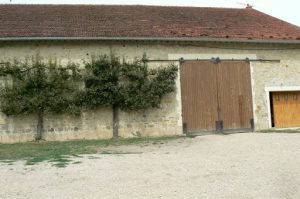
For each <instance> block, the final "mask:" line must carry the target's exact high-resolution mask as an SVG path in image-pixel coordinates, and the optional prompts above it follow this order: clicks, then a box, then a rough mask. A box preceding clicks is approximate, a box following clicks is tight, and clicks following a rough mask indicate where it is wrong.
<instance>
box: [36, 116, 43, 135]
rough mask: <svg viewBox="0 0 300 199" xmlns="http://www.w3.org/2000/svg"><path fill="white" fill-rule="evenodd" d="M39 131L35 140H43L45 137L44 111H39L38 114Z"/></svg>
mask: <svg viewBox="0 0 300 199" xmlns="http://www.w3.org/2000/svg"><path fill="white" fill-rule="evenodd" d="M37 117H38V118H37V119H38V121H37V129H36V130H37V133H36V137H35V140H41V139H42V138H43V129H44V124H43V123H44V114H43V112H39V113H38V115H37Z"/></svg>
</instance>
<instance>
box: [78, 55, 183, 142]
mask: <svg viewBox="0 0 300 199" xmlns="http://www.w3.org/2000/svg"><path fill="white" fill-rule="evenodd" d="M85 71H86V75H85V78H84V83H85V97H84V99H83V101H82V102H83V104H84V105H85V106H86V107H88V108H91V109H93V108H96V107H111V108H112V110H113V137H114V138H116V137H118V135H119V133H118V131H119V110H120V109H121V110H125V111H137V110H146V109H149V108H158V107H159V106H160V103H161V99H162V97H163V96H164V95H165V94H167V93H171V92H173V91H174V89H175V79H176V77H177V71H178V68H177V67H176V66H175V65H170V66H167V67H160V68H155V69H149V68H148V65H147V59H146V57H145V56H144V57H143V58H142V59H136V60H134V61H133V62H128V61H125V60H121V59H120V58H119V57H117V56H115V55H110V56H108V55H101V56H98V57H93V58H92V60H91V62H87V63H86V64H85Z"/></svg>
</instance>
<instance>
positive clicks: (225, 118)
mask: <svg viewBox="0 0 300 199" xmlns="http://www.w3.org/2000/svg"><path fill="white" fill-rule="evenodd" d="M111 51H113V52H115V53H116V54H117V55H119V56H121V57H124V58H125V59H128V60H132V59H134V58H135V57H142V56H143V54H147V56H148V58H149V64H150V65H152V66H153V67H158V66H164V65H168V64H170V63H173V64H176V65H178V67H179V68H180V71H179V74H178V78H177V80H176V92H174V93H172V94H169V95H167V96H165V97H164V99H163V102H162V105H161V107H160V108H159V109H151V110H146V111H143V112H133V113H127V112H121V113H120V118H119V119H120V136H122V137H132V136H166V135H180V134H183V133H186V132H192V133H199V132H206V133H211V132H216V131H228V132H240V131H247V132H248V131H256V130H262V129H270V128H291V127H300V27H298V26H295V25H292V24H289V23H287V22H285V21H282V20H280V19H277V18H275V17H272V16H269V15H267V14H264V13H262V12H259V11H257V10H255V9H253V8H251V7H247V8H243V9H231V8H201V7H163V6H137V5H132V6H121V5H120V6H117V5H114V6H112V5H0V61H1V62H2V63H6V62H9V61H12V60H13V59H15V58H18V59H26V58H27V57H29V56H32V55H36V54H39V55H40V56H42V57H43V58H45V59H50V58H51V59H52V58H55V59H57V60H59V62H60V63H68V62H69V61H70V60H71V61H73V62H76V63H79V64H82V61H83V60H87V59H89V58H90V56H91V55H93V54H107V53H109V52H111ZM111 118H112V110H110V109H99V110H96V111H86V112H84V113H83V114H82V115H81V116H80V117H72V116H68V115H47V116H46V118H45V124H44V126H45V131H46V132H45V138H46V139H47V140H68V139H105V138H110V137H111V136H112V120H111ZM35 128H36V123H35V118H33V117H32V116H30V115H29V116H24V117H23V116H22V117H7V116H6V115H4V114H1V115H0V129H1V130H0V142H24V141H29V140H32V139H33V138H34V133H35Z"/></svg>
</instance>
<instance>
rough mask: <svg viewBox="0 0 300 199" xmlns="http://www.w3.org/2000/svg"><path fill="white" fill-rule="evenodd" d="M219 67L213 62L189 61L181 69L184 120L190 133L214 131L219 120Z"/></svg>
mask: <svg viewBox="0 0 300 199" xmlns="http://www.w3.org/2000/svg"><path fill="white" fill-rule="evenodd" d="M216 71H217V67H216V65H215V64H213V63H212V62H211V61H201V63H200V62H199V61H189V62H185V63H183V64H182V65H181V67H180V73H181V96H182V106H183V107H182V119H183V123H184V124H187V128H188V131H189V132H197V131H212V130H215V128H216V121H217V120H218V111H217V108H218V102H217V82H216V81H215V80H216V75H217V73H216Z"/></svg>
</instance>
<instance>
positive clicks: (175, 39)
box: [0, 37, 300, 44]
mask: <svg viewBox="0 0 300 199" xmlns="http://www.w3.org/2000/svg"><path fill="white" fill-rule="evenodd" d="M60 40H64V41H66V40H67V41H95V40H99V41H166V42H225V43H261V44H300V40H284V39H246V38H191V37H171V38H167V37H166V38H164V37H0V41H60Z"/></svg>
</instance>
